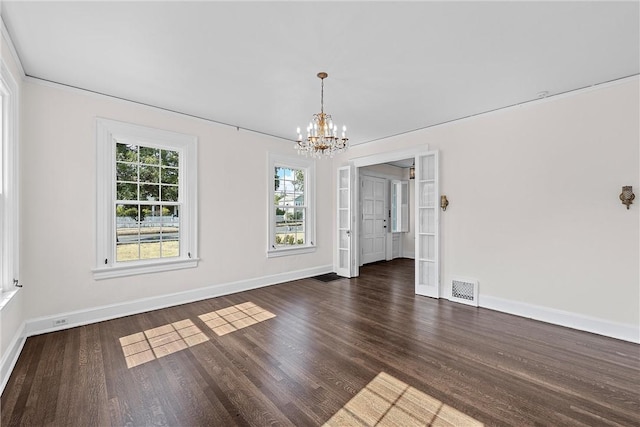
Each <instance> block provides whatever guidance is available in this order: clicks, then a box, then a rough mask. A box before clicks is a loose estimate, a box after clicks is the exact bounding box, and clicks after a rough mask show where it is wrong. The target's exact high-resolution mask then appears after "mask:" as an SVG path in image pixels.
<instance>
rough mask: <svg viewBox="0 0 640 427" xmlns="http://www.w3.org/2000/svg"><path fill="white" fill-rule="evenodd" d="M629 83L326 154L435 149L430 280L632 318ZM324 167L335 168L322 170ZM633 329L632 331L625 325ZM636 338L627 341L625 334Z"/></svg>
mask: <svg viewBox="0 0 640 427" xmlns="http://www.w3.org/2000/svg"><path fill="white" fill-rule="evenodd" d="M639 93H640V92H639V84H638V78H637V77H636V78H631V79H625V80H624V81H620V82H617V83H613V84H607V85H602V86H600V87H595V88H591V89H588V90H582V91H576V92H574V93H571V94H566V95H561V96H557V97H550V98H547V99H545V100H539V101H535V102H531V103H527V104H523V105H521V106H516V107H512V108H507V109H503V110H500V111H496V112H493V113H488V114H484V115H480V116H476V117H472V118H469V119H464V120H460V121H457V122H453V123H449V124H445V125H440V126H435V127H432V128H427V129H423V130H420V131H416V132H412V133H408V134H404V135H400V136H397V137H393V138H388V139H384V140H380V141H377V142H373V143H369V144H364V145H360V146H355V147H352V149H351V150H350V151H349V152H347V153H346V154H343V155H342V156H340V157H336V159H335V160H334V166H335V167H338V166H342V165H344V164H346V163H347V161H348V160H349V159H353V158H357V157H362V156H369V155H373V154H378V153H384V152H389V151H393V150H400V149H408V148H411V147H416V149H417V150H418V149H422V148H423V147H424V146H425V145H428V146H429V149H438V150H439V151H440V166H441V177H440V178H441V193H442V194H446V195H447V197H448V199H449V202H450V205H449V208H448V209H447V211H446V212H443V213H442V215H441V232H442V238H441V242H442V243H441V244H442V247H441V251H442V252H441V253H442V279H443V283H448V282H449V281H450V279H451V277H452V276H464V277H470V278H477V279H478V280H479V282H480V303H481V304H482V302H483V298H484V299H485V301H489V300H491V299H493V301H494V302H495V301H503V302H513V303H514V304H515V305H518V304H520V305H521V306H522V307H524V306H526V305H531V306H535V307H542V308H545V309H548V310H549V311H550V312H552V311H554V310H557V311H560V312H562V313H569V314H575V315H576V316H577V317H579V318H581V319H583V320H585V319H586V320H589V319H594V320H598V321H600V320H601V321H603V322H605V323H607V322H611V323H613V324H616V325H618V324H619V325H623V326H626V327H629V328H634V329H633V330H635V331H637V330H638V329H637V328H638V324H639V323H640V314H639V313H640V285H639V284H640V277H639V267H640V266H639V263H640V261H639V260H640V250H639V241H640V231H639V218H640V215H639V212H640V203H638V202H637V201H636V203H635V204H634V205H632V206H631V209H630V210H626V208H625V206H623V205H622V204H621V203H620V200H619V199H618V195H619V193H620V192H621V187H622V186H623V185H633V187H634V190H635V192H636V193H640V182H639V175H640V169H639V158H640V149H639V141H640V135H639V132H640V131H639V129H640V122H639V116H640V111H639V104H640V102H639ZM334 175H335V174H334ZM635 333H636V334H637V332H635ZM635 340H636V341H637V340H638V337H637V336H636V337H635Z"/></svg>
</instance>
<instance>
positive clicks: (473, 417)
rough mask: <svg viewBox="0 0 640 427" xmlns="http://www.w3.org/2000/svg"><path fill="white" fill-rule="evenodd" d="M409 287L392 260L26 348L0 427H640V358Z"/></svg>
mask: <svg viewBox="0 0 640 427" xmlns="http://www.w3.org/2000/svg"><path fill="white" fill-rule="evenodd" d="M413 274H414V264H413V261H411V260H406V259H398V260H394V261H391V262H386V263H376V264H373V265H367V266H364V267H362V269H361V276H360V277H358V278H354V279H338V280H335V281H331V282H321V281H318V280H314V279H303V280H297V281H293V282H289V283H285V284H280V285H275V286H270V287H267V288H261V289H256V290H252V291H248V292H242V293H237V294H233V295H228V296H225V297H220V298H213V299H209V300H204V301H199V302H195V303H191V304H185V305H181V306H177V307H170V308H167V309H163V310H156V311H152V312H148V313H143V314H139V315H135V316H127V317H126V318H121V319H114V320H111V321H107V322H100V323H97V324H93V325H87V326H83V327H79V328H74V329H69V330H66V331H60V332H55V333H50V334H44V335H40V336H35V337H30V338H29V339H28V340H27V342H26V343H25V346H24V349H23V351H22V353H21V355H20V357H19V359H18V362H17V364H16V367H15V369H14V371H13V373H12V375H11V378H10V379H9V382H8V384H7V387H6V388H5V391H4V393H3V394H2V398H1V402H0V404H1V406H0V408H1V411H0V425H2V426H5V425H6V426H19V425H53V426H63V425H70V426H75V425H100V426H103V425H105V426H106V425H112V426H147V425H160V426H162V425H165V426H196V425H215V426H234V425H236V426H263V425H282V426H287V425H295V426H317V425H323V424H325V423H328V424H330V425H344V423H348V424H351V423H353V424H354V425H387V424H391V423H394V422H395V423H400V424H405V423H413V422H418V421H417V420H422V421H421V422H424V423H428V424H430V425H472V424H473V425H485V426H492V425H496V426H501V425H505V426H506V425H511V426H515V425H517V426H534V425H537V426H540V425H542V426H580V425H584V426H600V425H603V426H605V425H612V426H639V425H640V415H639V414H640V346H638V345H636V344H632V343H628V342H623V341H619V340H615V339H611V338H606V337H602V336H597V335H594V334H589V333H585V332H581V331H576V330H572V329H567V328H563V327H559V326H554V325H550V324H545V323H542V322H537V321H533V320H530V319H525V318H521V317H517V316H513V315H509V314H505V313H499V312H495V311H491V310H486V309H480V308H475V307H470V306H465V305H460V304H455V303H451V302H449V301H446V300H434V299H431V298H425V297H419V296H416V295H415V294H414V286H413ZM239 307H240V308H239ZM243 310H246V311H243ZM215 313H220V315H218V314H215ZM249 313H253V314H255V316H256V317H255V318H253V317H249V316H251V315H252V314H249ZM258 313H262V314H258ZM265 313H266V314H265ZM223 316H228V318H224V317H223ZM261 316H262V317H261ZM214 318H216V319H218V320H215V321H212V320H211V319H214ZM225 319H227V320H225ZM234 322H235V323H234ZM218 324H220V325H221V324H226V325H227V326H225V327H224V328H226V329H224V330H223V329H220V328H219V326H215V325H218ZM234 325H235V326H234ZM222 332H227V333H224V334H222ZM381 379H382V380H381ZM379 381H383V383H379ZM393 393H396V395H394V394H393ZM385 405H387V406H385ZM425 420H428V421H425Z"/></svg>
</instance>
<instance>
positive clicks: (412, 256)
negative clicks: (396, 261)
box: [402, 251, 416, 259]
mask: <svg viewBox="0 0 640 427" xmlns="http://www.w3.org/2000/svg"><path fill="white" fill-rule="evenodd" d="M402 258H409V259H416V257H415V252H413V251H411V252H409V251H403V252H402Z"/></svg>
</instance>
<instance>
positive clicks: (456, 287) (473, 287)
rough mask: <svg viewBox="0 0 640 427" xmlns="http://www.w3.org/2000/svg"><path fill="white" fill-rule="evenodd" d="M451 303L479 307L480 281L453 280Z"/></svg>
mask: <svg viewBox="0 0 640 427" xmlns="http://www.w3.org/2000/svg"><path fill="white" fill-rule="evenodd" d="M449 300H450V301H454V302H459V303H461V304H467V305H472V306H474V307H477V306H478V281H477V280H474V279H462V278H455V279H451V296H450V297H449Z"/></svg>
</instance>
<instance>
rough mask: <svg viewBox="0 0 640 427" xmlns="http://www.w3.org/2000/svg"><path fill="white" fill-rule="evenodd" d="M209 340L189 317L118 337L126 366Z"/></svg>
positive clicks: (130, 366)
mask: <svg viewBox="0 0 640 427" xmlns="http://www.w3.org/2000/svg"><path fill="white" fill-rule="evenodd" d="M205 341H209V338H208V337H207V336H206V335H205V334H204V333H203V332H202V331H201V330H200V329H199V328H198V327H197V326H196V325H194V324H193V322H192V321H191V320H189V319H185V320H180V321H179V322H174V323H169V324H167V325H163V326H159V327H157V328H153V329H147V330H146V331H144V332H138V333H135V334H132V335H127V336H126V337H122V338H120V345H121V346H122V352H123V353H124V358H125V360H126V361H127V367H128V368H133V367H134V366H138V365H142V364H143V363H147V362H150V361H152V360H154V359H159V358H161V357H164V356H166V355H168V354H171V353H175V352H176V351H180V350H184V349H185V348H187V347H193V346H194V345H196V344H200V343H203V342H205Z"/></svg>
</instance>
